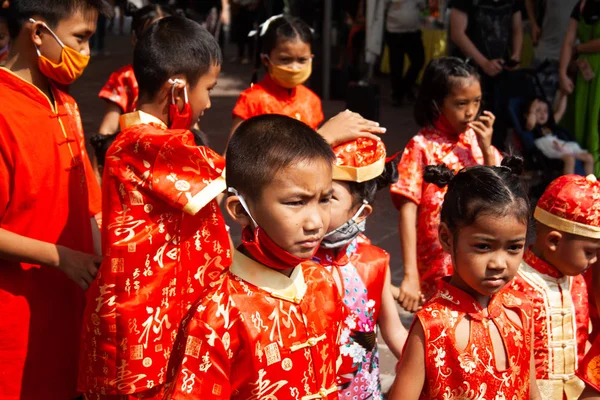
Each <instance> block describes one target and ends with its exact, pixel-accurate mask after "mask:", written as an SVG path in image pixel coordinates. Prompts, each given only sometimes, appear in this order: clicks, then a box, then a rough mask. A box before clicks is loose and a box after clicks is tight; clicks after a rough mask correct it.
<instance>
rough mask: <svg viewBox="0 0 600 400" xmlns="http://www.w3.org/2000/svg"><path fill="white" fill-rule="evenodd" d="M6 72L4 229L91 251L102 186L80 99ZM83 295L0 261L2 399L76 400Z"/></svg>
mask: <svg viewBox="0 0 600 400" xmlns="http://www.w3.org/2000/svg"><path fill="white" fill-rule="evenodd" d="M51 90H52V94H53V96H54V103H51V102H50V100H49V99H48V97H47V96H46V95H44V94H43V93H42V92H41V91H40V90H39V89H38V88H37V87H35V86H33V85H32V84H30V83H28V82H25V81H24V80H22V79H21V78H19V77H17V76H16V75H14V74H12V73H11V72H10V71H8V70H7V69H3V68H2V69H0V228H2V229H6V230H8V231H11V232H14V233H16V234H19V235H23V236H26V237H29V238H32V239H37V240H41V241H44V242H48V243H55V244H58V245H62V246H65V247H69V248H71V249H74V250H78V251H82V252H85V253H93V252H94V246H93V239H92V227H91V221H90V218H91V217H92V216H94V215H96V214H97V213H99V212H100V210H101V205H100V201H101V197H100V188H99V187H98V184H97V182H96V179H95V178H94V174H93V172H92V168H91V165H90V162H89V159H88V155H87V153H86V151H85V140H84V137H83V128H82V126H81V118H80V116H79V109H78V107H77V104H76V103H75V100H73V98H72V97H70V96H69V95H67V94H66V93H64V92H61V91H60V90H58V89H57V88H56V87H53V86H52V88H51ZM83 308H84V292H83V290H81V288H80V287H79V286H77V285H76V284H75V283H74V282H73V281H72V280H71V279H69V278H68V277H67V276H66V275H65V274H64V273H62V272H61V271H59V270H58V269H55V268H51V267H47V266H40V265H33V264H28V263H17V262H11V261H6V260H1V259H0V398H1V399H7V400H8V399H44V400H54V399H56V400H65V399H72V398H75V397H76V396H77V391H76V387H77V358H78V354H79V353H78V350H79V346H78V343H79V337H80V327H81V317H82V314H83Z"/></svg>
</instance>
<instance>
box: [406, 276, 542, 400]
mask: <svg viewBox="0 0 600 400" xmlns="http://www.w3.org/2000/svg"><path fill="white" fill-rule="evenodd" d="M505 309H511V310H512V311H515V312H516V313H517V314H518V315H519V317H520V321H521V325H522V326H518V325H517V324H515V323H514V322H513V321H512V320H511V319H510V317H508V316H507V315H506V311H505ZM416 316H417V318H419V321H420V322H421V325H422V326H423V331H424V332H425V343H424V344H425V375H426V378H425V385H424V387H423V392H422V393H421V399H423V400H425V399H426V400H438V399H439V400H446V399H451V398H452V399H455V398H456V399H466V398H468V399H529V391H530V373H534V372H533V371H530V370H531V324H532V323H533V321H532V309H531V304H530V303H529V302H528V300H527V298H526V297H525V296H524V295H523V294H521V293H519V292H515V291H513V290H511V289H503V290H501V291H500V292H498V293H497V294H496V295H494V296H493V297H492V298H490V302H489V304H488V307H487V313H484V310H483V309H482V308H481V306H480V305H479V303H477V302H476V301H475V299H474V298H473V297H472V296H470V295H469V294H467V293H466V292H464V291H462V290H460V289H459V288H457V287H455V286H452V285H450V284H448V283H447V282H446V281H445V280H442V281H440V289H439V291H438V293H437V294H436V295H435V296H434V297H433V298H432V299H431V300H430V301H429V302H428V303H427V304H425V305H424V307H423V308H422V309H421V310H420V311H418V312H417V315H416ZM463 318H468V319H469V320H470V338H469V344H468V345H467V348H465V349H464V350H462V351H461V350H459V349H458V348H457V345H456V339H455V338H454V331H455V329H456V327H457V326H458V324H459V323H460V321H461V320H462V319H463ZM489 323H494V324H495V325H496V327H497V328H498V330H499V332H500V335H501V336H502V337H503V339H504V347H505V349H506V352H507V360H508V363H509V366H508V368H507V369H506V370H505V371H499V370H498V369H497V367H496V361H495V358H494V353H493V347H492V340H491V336H490V334H489V329H488V327H487V324H489Z"/></svg>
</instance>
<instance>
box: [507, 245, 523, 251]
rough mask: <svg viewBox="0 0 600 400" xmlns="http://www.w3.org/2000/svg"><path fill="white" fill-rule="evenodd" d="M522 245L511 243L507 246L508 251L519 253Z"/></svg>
mask: <svg viewBox="0 0 600 400" xmlns="http://www.w3.org/2000/svg"><path fill="white" fill-rule="evenodd" d="M523 247H525V246H523V245H522V244H513V245H512V246H510V247H509V248H508V251H509V252H511V253H519V252H520V251H521V250H523Z"/></svg>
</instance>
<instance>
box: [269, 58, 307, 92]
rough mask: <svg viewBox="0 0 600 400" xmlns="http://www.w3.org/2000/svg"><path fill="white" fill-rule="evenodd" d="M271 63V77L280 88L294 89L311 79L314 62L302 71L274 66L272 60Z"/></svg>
mask: <svg viewBox="0 0 600 400" xmlns="http://www.w3.org/2000/svg"><path fill="white" fill-rule="evenodd" d="M267 59H268V57H267ZM269 63H270V64H271V70H270V71H269V75H271V78H272V79H273V80H274V81H275V82H276V83H277V84H278V85H279V86H281V87H284V88H286V89H293V88H295V87H296V86H298V85H302V84H303V83H304V82H306V81H307V80H308V78H310V74H312V60H310V61H309V62H308V64H307V65H306V66H304V67H303V68H302V69H291V68H285V67H281V66H279V65H274V64H273V63H272V62H271V60H269Z"/></svg>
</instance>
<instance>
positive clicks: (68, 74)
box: [29, 18, 90, 85]
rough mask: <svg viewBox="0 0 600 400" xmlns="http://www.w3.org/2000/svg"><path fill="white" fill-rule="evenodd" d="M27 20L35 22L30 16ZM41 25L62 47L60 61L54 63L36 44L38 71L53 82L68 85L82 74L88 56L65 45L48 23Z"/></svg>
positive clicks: (88, 60) (87, 61)
mask: <svg viewBox="0 0 600 400" xmlns="http://www.w3.org/2000/svg"><path fill="white" fill-rule="evenodd" d="M29 21H30V22H33V23H36V22H37V21H36V20H34V19H32V18H30V19H29ZM42 25H44V28H46V29H47V30H48V32H50V34H51V35H52V37H54V39H55V40H56V41H57V42H58V44H59V45H60V47H62V52H61V54H60V63H58V64H56V63H54V62H52V61H50V60H49V59H48V58H46V57H44V56H43V55H42V54H41V53H40V49H39V48H38V47H37V46H36V47H35V50H36V51H37V54H38V66H39V67H40V71H41V72H42V74H44V75H45V76H46V77H48V78H49V79H51V80H53V81H55V82H58V83H60V84H62V85H70V84H71V83H73V82H75V81H76V80H77V78H79V77H80V76H81V75H82V74H83V71H84V70H85V68H86V67H87V65H88V63H89V62H90V56H86V55H84V54H81V53H80V52H78V51H76V50H75V49H72V48H70V47H68V46H65V45H64V44H63V42H62V41H61V40H60V39H59V38H58V36H56V34H55V33H54V32H53V31H52V29H50V28H49V27H48V25H46V24H45V23H44V22H42Z"/></svg>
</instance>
